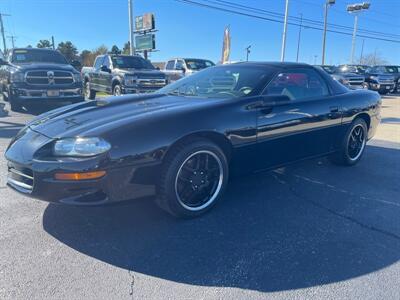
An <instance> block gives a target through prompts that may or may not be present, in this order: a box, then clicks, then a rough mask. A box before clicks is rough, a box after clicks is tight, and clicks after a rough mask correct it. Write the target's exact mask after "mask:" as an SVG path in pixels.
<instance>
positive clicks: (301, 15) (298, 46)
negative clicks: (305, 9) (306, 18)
mask: <svg viewBox="0 0 400 300" xmlns="http://www.w3.org/2000/svg"><path fill="white" fill-rule="evenodd" d="M302 27H303V14H300V26H299V36H298V37H297V54H296V62H299V52H300V40H301V28H302Z"/></svg>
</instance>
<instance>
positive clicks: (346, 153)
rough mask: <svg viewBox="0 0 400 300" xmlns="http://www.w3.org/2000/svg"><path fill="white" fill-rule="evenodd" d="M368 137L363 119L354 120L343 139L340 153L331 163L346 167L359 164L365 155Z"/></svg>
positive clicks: (333, 157)
mask: <svg viewBox="0 0 400 300" xmlns="http://www.w3.org/2000/svg"><path fill="white" fill-rule="evenodd" d="M367 136H368V128H367V124H366V123H365V121H364V120H363V119H361V118H358V119H356V120H354V121H353V123H351V125H350V127H349V129H348V130H347V132H346V134H345V136H344V138H343V141H342V143H341V146H340V149H339V151H338V152H337V153H335V155H333V156H332V157H331V161H332V162H333V163H335V164H338V165H344V166H352V165H355V164H356V163H358V162H359V161H360V159H361V157H362V155H363V153H364V150H365V145H366V143H367Z"/></svg>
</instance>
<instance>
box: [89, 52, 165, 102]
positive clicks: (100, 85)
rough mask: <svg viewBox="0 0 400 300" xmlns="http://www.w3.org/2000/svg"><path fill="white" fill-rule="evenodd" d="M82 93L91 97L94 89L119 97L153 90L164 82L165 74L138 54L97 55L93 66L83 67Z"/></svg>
mask: <svg viewBox="0 0 400 300" xmlns="http://www.w3.org/2000/svg"><path fill="white" fill-rule="evenodd" d="M82 77H83V78H84V85H85V96H86V98H88V99H94V98H95V97H96V92H105V93H108V94H113V95H115V96H120V95H122V94H138V93H150V92H154V91H156V90H158V89H160V88H162V87H163V86H165V85H166V84H167V78H166V76H165V74H164V73H163V72H161V71H159V70H157V69H156V68H155V67H154V66H153V65H152V64H151V63H150V62H149V61H148V60H146V59H144V58H143V57H141V56H136V55H135V56H130V55H112V54H107V55H100V56H97V57H96V60H95V61H94V65H93V67H83V68H82Z"/></svg>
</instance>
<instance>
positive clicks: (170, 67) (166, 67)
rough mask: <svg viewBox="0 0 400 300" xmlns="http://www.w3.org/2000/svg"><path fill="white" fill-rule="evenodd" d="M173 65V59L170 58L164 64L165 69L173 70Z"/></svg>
mask: <svg viewBox="0 0 400 300" xmlns="http://www.w3.org/2000/svg"><path fill="white" fill-rule="evenodd" d="M174 65H175V61H174V60H170V61H168V62H167V65H166V66H165V69H166V70H173V69H174Z"/></svg>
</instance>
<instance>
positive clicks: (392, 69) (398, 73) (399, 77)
mask: <svg viewBox="0 0 400 300" xmlns="http://www.w3.org/2000/svg"><path fill="white" fill-rule="evenodd" d="M374 68H376V69H377V71H378V72H379V73H381V74H390V75H393V77H394V83H395V87H394V90H393V91H394V92H400V66H393V65H380V66H378V65H377V66H374Z"/></svg>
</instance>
